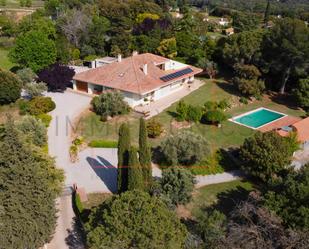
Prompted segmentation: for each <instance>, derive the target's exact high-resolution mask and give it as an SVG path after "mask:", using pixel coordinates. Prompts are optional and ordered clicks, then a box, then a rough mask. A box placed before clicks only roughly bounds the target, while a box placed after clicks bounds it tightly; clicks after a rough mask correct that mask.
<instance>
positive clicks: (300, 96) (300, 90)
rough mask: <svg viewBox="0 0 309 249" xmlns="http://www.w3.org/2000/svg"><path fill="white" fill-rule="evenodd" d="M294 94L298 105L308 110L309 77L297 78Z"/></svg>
mask: <svg viewBox="0 0 309 249" xmlns="http://www.w3.org/2000/svg"><path fill="white" fill-rule="evenodd" d="M294 94H295V96H296V99H297V101H298V103H299V105H300V106H301V107H302V108H304V110H306V111H307V112H309V78H307V79H301V80H299V83H298V86H297V88H296V89H295V92H294Z"/></svg>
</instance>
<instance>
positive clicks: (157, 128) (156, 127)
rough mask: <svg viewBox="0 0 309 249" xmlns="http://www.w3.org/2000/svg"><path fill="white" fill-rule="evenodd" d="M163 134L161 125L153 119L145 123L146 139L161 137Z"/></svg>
mask: <svg viewBox="0 0 309 249" xmlns="http://www.w3.org/2000/svg"><path fill="white" fill-rule="evenodd" d="M162 132H163V125H162V124H161V123H160V122H158V121H156V120H155V119H151V120H150V121H148V122H147V133H148V137H150V138H156V137H158V136H160V135H161V133H162Z"/></svg>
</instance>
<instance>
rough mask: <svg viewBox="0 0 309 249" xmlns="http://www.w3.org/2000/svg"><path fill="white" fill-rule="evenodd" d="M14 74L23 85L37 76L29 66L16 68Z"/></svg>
mask: <svg viewBox="0 0 309 249" xmlns="http://www.w3.org/2000/svg"><path fill="white" fill-rule="evenodd" d="M16 74H17V76H18V77H19V79H20V80H21V81H22V83H23V84H24V85H25V84H27V83H30V82H33V81H34V80H35V78H36V77H37V75H36V74H35V73H34V72H33V71H32V69H31V68H23V69H19V70H17V72H16Z"/></svg>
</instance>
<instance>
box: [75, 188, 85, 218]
mask: <svg viewBox="0 0 309 249" xmlns="http://www.w3.org/2000/svg"><path fill="white" fill-rule="evenodd" d="M74 206H75V210H76V211H77V215H78V216H81V215H82V213H83V211H84V205H83V203H82V202H81V200H80V196H79V194H78V193H76V192H75V193H74Z"/></svg>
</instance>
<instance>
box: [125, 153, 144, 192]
mask: <svg viewBox="0 0 309 249" xmlns="http://www.w3.org/2000/svg"><path fill="white" fill-rule="evenodd" d="M134 189H140V190H143V189H144V180H143V171H142V169H141V166H140V163H139V161H138V156H137V150H136V149H135V148H131V149H130V152H129V167H128V190H134Z"/></svg>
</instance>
